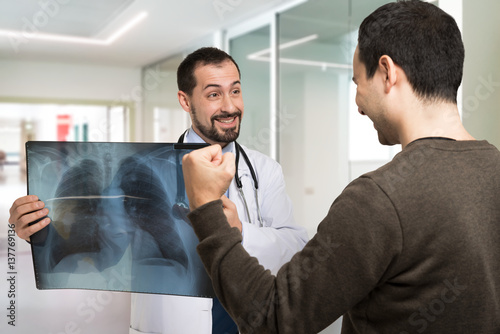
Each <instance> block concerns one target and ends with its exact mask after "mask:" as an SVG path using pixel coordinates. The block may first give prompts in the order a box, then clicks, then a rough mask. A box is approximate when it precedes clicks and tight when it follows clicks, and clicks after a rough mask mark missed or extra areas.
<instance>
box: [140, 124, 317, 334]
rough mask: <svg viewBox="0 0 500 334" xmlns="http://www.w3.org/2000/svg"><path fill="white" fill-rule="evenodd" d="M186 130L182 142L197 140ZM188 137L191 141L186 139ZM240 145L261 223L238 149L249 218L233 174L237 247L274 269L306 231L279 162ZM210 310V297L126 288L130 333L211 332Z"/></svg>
mask: <svg viewBox="0 0 500 334" xmlns="http://www.w3.org/2000/svg"><path fill="white" fill-rule="evenodd" d="M190 132H191V134H190V135H186V136H185V140H184V142H199V140H201V138H199V137H198V136H197V135H196V134H195V133H194V131H192V129H190ZM193 136H195V137H196V138H195V140H193V139H192V138H193ZM189 138H191V141H188V139H189ZM198 138H199V140H197V139H198ZM242 147H243V149H244V150H245V152H246V153H247V155H248V157H249V159H250V161H251V163H252V166H253V168H254V170H255V173H256V174H257V179H258V182H259V190H258V198H259V205H260V210H261V215H262V219H263V221H264V226H262V227H261V226H259V221H258V214H257V203H256V200H255V193H254V186H253V180H252V176H251V174H250V170H249V168H248V166H247V164H246V162H245V160H244V158H243V156H242V155H240V160H239V165H238V173H239V176H240V179H241V182H242V184H243V192H244V194H245V198H246V202H247V204H248V208H249V211H250V217H251V222H249V221H248V217H247V212H246V208H245V205H244V202H243V199H242V198H241V195H240V194H239V192H238V189H237V186H236V182H235V181H234V180H233V181H232V182H231V185H230V187H229V199H230V200H231V201H233V202H234V203H235V204H236V207H237V210H238V216H239V218H240V220H241V222H242V225H243V229H242V230H243V232H242V233H243V247H245V249H246V250H247V251H248V253H249V254H250V255H252V256H255V257H256V258H258V259H259V262H260V263H261V264H262V265H263V266H264V267H266V268H267V269H269V270H271V272H272V273H277V271H278V269H279V268H280V267H281V265H283V264H284V263H286V262H288V261H289V260H290V259H291V258H292V256H293V255H294V254H295V253H296V252H297V251H299V250H301V249H302V247H303V246H304V245H305V243H306V242H307V240H308V237H307V232H306V231H305V229H304V228H302V227H300V226H298V225H296V224H295V222H294V219H293V215H292V204H291V201H290V198H289V197H288V195H287V194H286V192H285V182H284V179H283V172H282V170H281V166H280V165H279V164H278V163H277V162H275V161H274V160H272V159H271V158H269V157H267V156H265V155H264V154H262V153H259V152H257V151H253V150H249V149H247V148H246V147H244V146H242ZM226 150H231V151H232V152H234V143H230V144H229V145H228V147H227V148H225V151H226ZM211 310H212V299H211V298H197V297H184V296H170V295H154V294H151V295H148V294H132V309H131V319H130V324H131V325H130V327H131V328H130V334H138V333H163V334H178V333H196V334H211V332H212V311H211Z"/></svg>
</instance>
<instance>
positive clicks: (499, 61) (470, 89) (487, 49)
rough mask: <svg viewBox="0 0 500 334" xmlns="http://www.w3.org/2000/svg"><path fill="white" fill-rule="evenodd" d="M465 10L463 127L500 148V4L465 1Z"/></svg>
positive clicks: (484, 0)
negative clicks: (499, 15) (499, 18)
mask: <svg viewBox="0 0 500 334" xmlns="http://www.w3.org/2000/svg"><path fill="white" fill-rule="evenodd" d="M463 6H464V7H463V39H464V44H465V67H464V80H463V113H462V117H463V123H464V125H465V127H466V129H467V130H468V131H469V132H470V133H471V135H472V136H474V137H475V138H476V139H486V140H488V141H489V142H490V143H492V144H493V145H495V146H496V147H498V148H500V131H499V128H500V113H499V111H498V109H499V106H500V35H499V34H498V32H499V31H500V21H499V20H498V13H500V2H499V1H497V0H464V1H463ZM479 22H480V23H479Z"/></svg>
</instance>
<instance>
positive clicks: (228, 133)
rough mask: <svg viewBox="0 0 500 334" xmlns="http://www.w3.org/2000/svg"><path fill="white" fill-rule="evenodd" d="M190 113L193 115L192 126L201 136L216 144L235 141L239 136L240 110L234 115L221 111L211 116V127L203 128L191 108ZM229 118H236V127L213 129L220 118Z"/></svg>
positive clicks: (193, 109) (194, 110)
mask: <svg viewBox="0 0 500 334" xmlns="http://www.w3.org/2000/svg"><path fill="white" fill-rule="evenodd" d="M191 113H192V115H193V124H194V126H195V127H196V128H197V129H198V130H199V131H200V132H201V134H202V135H203V136H205V137H206V138H208V139H210V140H211V141H214V142H216V143H230V142H232V141H235V140H236V139H237V138H238V136H239V135H240V126H241V110H238V111H236V112H234V113H228V112H225V111H223V112H222V113H220V114H217V115H213V116H212V117H211V118H210V122H211V126H210V127H208V126H205V125H203V124H201V122H200V120H199V119H198V116H197V114H196V109H195V108H194V107H191ZM230 117H238V125H236V126H235V127H233V128H230V129H217V128H216V127H215V122H216V120H217V119H221V118H230Z"/></svg>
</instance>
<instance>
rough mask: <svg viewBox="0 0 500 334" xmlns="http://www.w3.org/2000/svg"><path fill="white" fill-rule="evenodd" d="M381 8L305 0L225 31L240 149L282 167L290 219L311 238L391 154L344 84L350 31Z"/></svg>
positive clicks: (376, 1) (353, 40) (368, 0)
mask: <svg viewBox="0 0 500 334" xmlns="http://www.w3.org/2000/svg"><path fill="white" fill-rule="evenodd" d="M387 2H389V1H387V0H336V1H332V0H314V1H306V2H303V3H300V4H297V5H296V6H293V7H289V8H287V9H284V10H282V11H277V13H276V15H272V16H269V18H268V20H269V21H268V23H267V24H263V23H262V20H261V21H260V25H258V24H257V25H255V27H251V25H249V27H248V28H247V29H246V30H245V29H244V28H242V27H241V26H240V27H236V28H235V29H234V30H237V31H240V32H239V33H234V32H233V31H232V30H231V29H229V30H228V36H227V39H228V51H229V53H230V54H231V55H232V56H233V57H234V58H235V60H236V61H237V62H238V63H239V64H240V67H241V72H242V83H243V96H244V100H245V116H244V122H243V126H242V133H241V136H240V142H241V143H242V144H245V145H247V146H249V147H250V148H254V149H257V150H259V151H261V152H263V153H265V154H268V155H270V156H271V157H273V158H276V160H278V161H279V162H280V163H281V165H282V167H283V170H284V174H285V179H286V181H287V189H288V193H289V194H290V197H291V198H292V201H293V205H294V212H295V217H296V220H297V221H298V223H300V224H302V225H304V226H306V227H307V229H308V232H309V235H310V236H312V235H314V233H315V232H316V228H317V225H318V223H319V222H320V221H321V219H322V218H323V217H324V216H325V215H326V213H327V212H328V209H329V207H330V205H331V203H332V202H333V200H334V199H335V198H336V197H337V196H338V195H339V194H340V192H341V191H342V189H343V188H344V187H345V186H346V185H347V183H348V182H349V181H350V180H352V179H353V178H355V177H357V176H359V175H360V174H361V173H362V172H364V171H366V170H371V169H373V168H375V167H378V166H380V165H381V164H383V163H385V162H387V161H389V160H390V159H391V158H392V156H393V155H394V153H395V152H397V150H398V148H396V149H391V148H387V147H383V146H381V145H380V144H378V140H377V134H376V131H375V129H373V127H372V125H371V121H370V120H369V119H368V118H367V117H363V116H361V115H360V114H359V113H358V112H357V107H356V104H355V101H354V96H355V90H356V87H355V85H354V84H353V83H352V80H351V79H352V57H353V54H354V49H355V47H356V44H357V27H358V26H359V24H360V23H361V21H362V20H363V18H364V17H366V15H368V14H369V13H370V12H372V11H373V10H374V9H375V8H377V7H379V6H380V5H382V4H384V3H387ZM273 65H274V67H273ZM270 94H271V95H270ZM273 94H274V96H273ZM273 98H275V101H276V103H273Z"/></svg>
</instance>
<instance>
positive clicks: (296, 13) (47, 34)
mask: <svg viewBox="0 0 500 334" xmlns="http://www.w3.org/2000/svg"><path fill="white" fill-rule="evenodd" d="M387 2H390V1H382V0H309V1H304V0H300V1H295V0H280V1H266V0H253V1H244V0H210V1H203V0H185V1H162V0H141V1H134V0H107V1H95V0H22V1H8V0H0V74H1V75H0V222H2V224H0V268H1V272H2V278H1V279H0V309H2V310H3V311H2V313H0V316H1V317H0V318H1V319H3V320H2V321H1V322H0V332H1V333H53V334H56V333H57V334H59V333H127V332H128V325H129V313H130V295H129V294H127V293H111V292H104V291H81V290H64V291H62V290H58V291H39V290H37V289H36V287H35V277H34V274H33V264H32V259H31V251H30V247H29V245H28V244H27V243H26V242H24V241H23V240H20V239H18V238H16V239H14V240H15V242H14V243H12V239H10V242H11V245H9V238H8V226H7V221H8V217H9V209H10V207H11V205H12V202H13V201H14V200H15V199H16V198H17V197H20V196H23V195H25V194H26V186H27V185H26V167H25V166H26V162H25V156H24V145H25V142H26V141H28V140H41V141H54V140H59V141H117V142H123V141H135V142H141V141H143V142H176V141H177V138H178V137H179V135H180V134H181V133H182V132H183V131H184V130H185V129H186V128H187V127H188V126H190V120H189V115H188V114H187V113H186V112H184V111H183V110H182V109H181V108H180V106H179V104H178V101H177V84H176V69H177V66H178V65H179V63H180V62H181V61H182V59H183V58H184V57H185V56H186V55H187V54H188V53H190V52H192V51H194V50H195V49H197V48H199V47H202V46H216V47H219V48H221V49H224V50H226V51H227V52H229V53H230V54H231V55H232V56H233V57H234V58H235V60H236V62H237V63H238V64H239V66H240V69H241V73H242V91H243V95H244V101H245V116H244V121H243V123H242V132H241V135H240V139H239V141H240V142H241V143H242V144H244V145H247V146H248V147H250V148H253V149H256V150H259V151H261V152H263V153H265V154H267V155H269V156H271V157H272V158H274V159H276V160H277V161H279V162H280V163H281V165H282V167H283V171H284V174H285V180H286V182H287V189H288V193H289V195H290V197H291V198H292V201H293V204H294V212H295V218H296V220H297V222H298V223H299V224H301V225H303V226H305V227H306V228H307V230H308V233H309V236H312V235H314V233H315V230H316V227H317V225H318V223H319V222H320V221H321V219H322V218H323V217H324V216H325V215H326V213H327V211H328V209H329V207H330V205H331V203H332V202H333V200H334V199H335V198H336V197H337V196H338V195H339V194H340V192H341V191H342V189H343V188H344V187H345V186H346V185H347V184H348V182H349V181H350V180H352V179H354V178H356V177H357V176H359V175H361V174H362V173H364V172H366V171H369V170H372V169H374V168H377V167H379V166H381V165H382V164H385V163H386V162H388V161H389V160H390V159H391V158H392V157H393V156H394V155H395V154H397V153H398V152H399V150H400V149H401V148H400V147H398V146H393V147H383V146H381V145H380V144H378V140H377V135H376V132H375V130H374V129H373V127H372V124H371V122H370V121H369V119H368V118H366V117H362V116H361V115H359V113H358V112H357V107H356V105H355V103H354V95H355V87H354V85H353V84H352V81H351V78H352V57H353V53H354V49H355V47H356V39H357V28H358V26H359V24H360V23H361V21H362V20H363V18H364V17H365V16H367V15H368V14H369V13H371V12H372V11H373V10H374V9H376V8H377V7H379V6H380V5H382V4H384V3H387ZM429 2H431V3H434V4H436V5H438V6H439V7H441V8H443V9H444V10H445V11H447V12H448V13H449V14H451V15H452V16H453V17H455V19H456V20H457V23H458V24H459V26H460V28H461V30H462V33H463V39H464V43H465V48H466V62H465V70H464V80H463V84H462V87H461V89H460V93H459V109H460V112H461V115H462V119H463V122H464V124H465V127H466V128H467V129H468V130H469V132H470V133H471V134H472V135H473V136H474V137H476V138H477V139H486V140H488V141H489V142H490V143H492V144H494V145H496V146H497V147H500V132H499V131H498V128H499V126H500V113H499V112H498V110H497V108H498V105H500V89H499V87H500V61H499V59H500V35H498V33H497V32H498V31H499V30H500V22H499V21H498V19H497V17H496V16H497V14H498V13H500V2H498V1H496V0H435V1H429ZM12 246H13V247H12ZM9 247H10V248H11V250H10V251H9ZM9 252H10V253H11V254H8V253H9ZM12 254H14V255H15V256H12ZM8 258H15V270H16V280H15V285H14V290H15V297H11V296H9V291H12V286H11V284H10V282H9V281H8V278H9V277H10V276H9V275H8V273H9V267H8V264H10V263H8ZM11 261H12V260H11ZM12 300H15V307H16V310H15V312H16V317H15V326H11V325H9V324H8V321H9V318H8V315H9V312H10V311H9V310H8V309H7V308H8V307H9V306H10V303H11V301H12ZM339 328H340V324H339V322H336V323H335V324H333V325H332V326H330V327H329V328H327V329H326V330H325V331H324V332H323V333H339Z"/></svg>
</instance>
